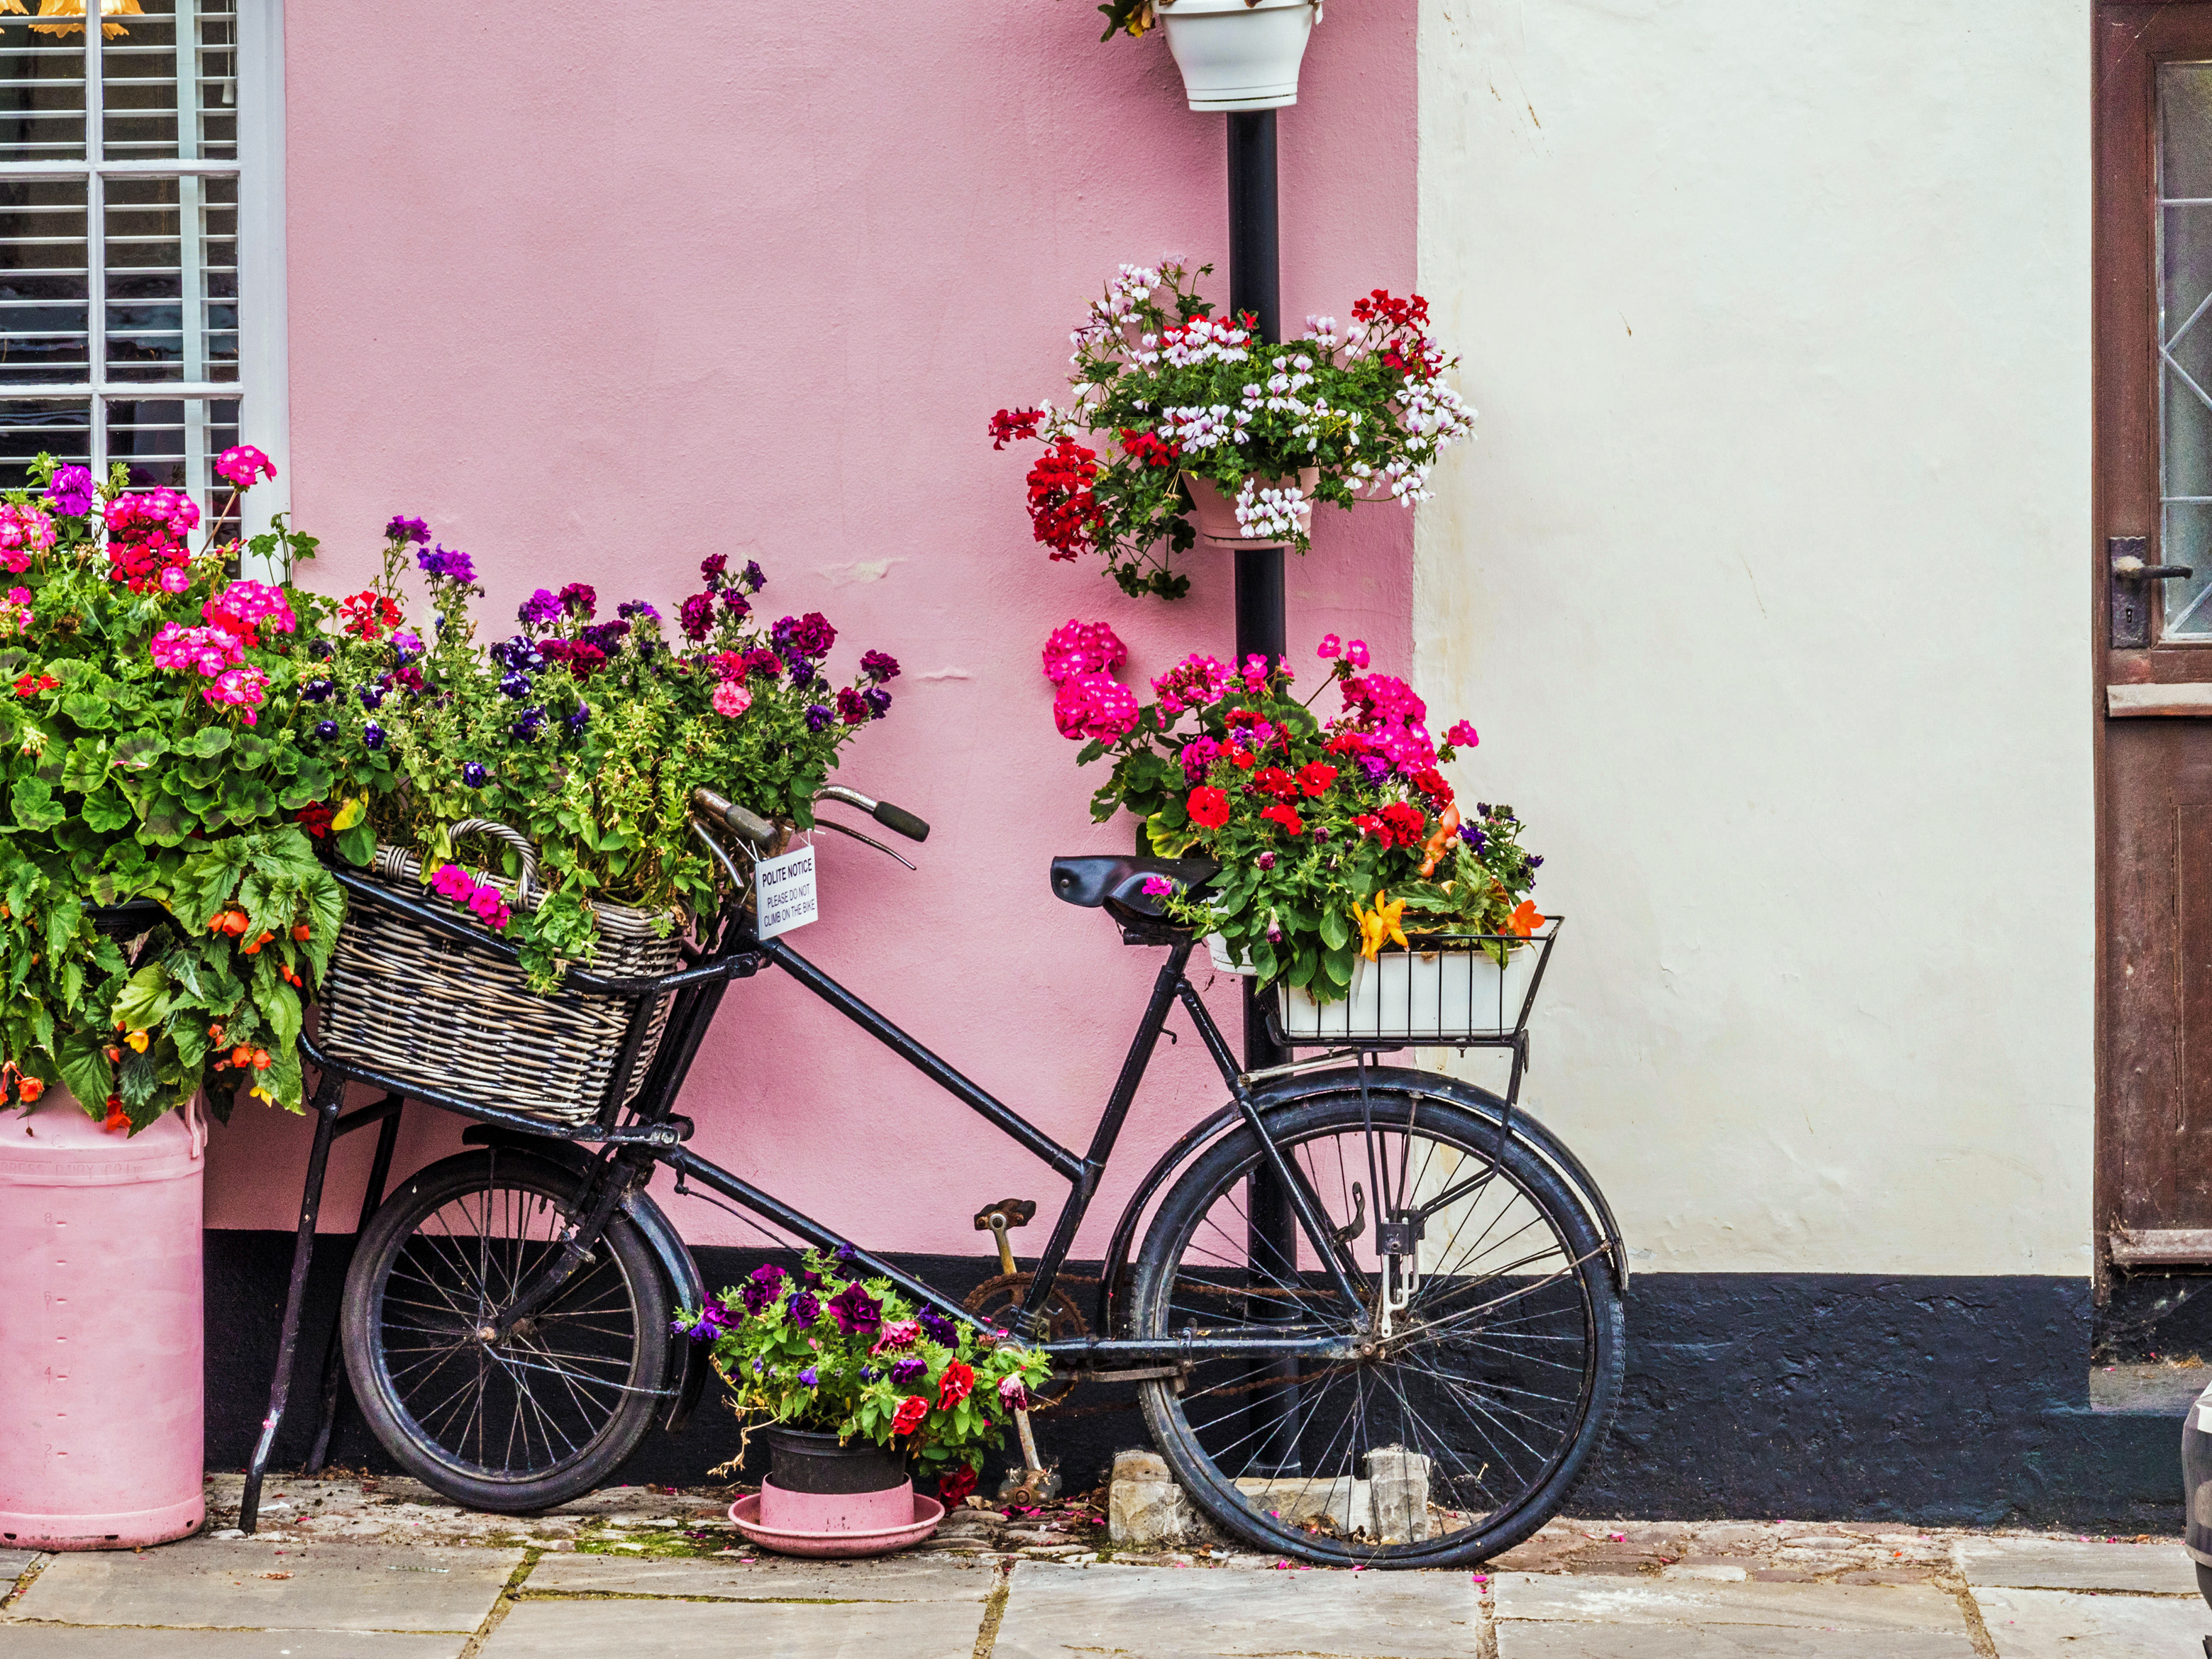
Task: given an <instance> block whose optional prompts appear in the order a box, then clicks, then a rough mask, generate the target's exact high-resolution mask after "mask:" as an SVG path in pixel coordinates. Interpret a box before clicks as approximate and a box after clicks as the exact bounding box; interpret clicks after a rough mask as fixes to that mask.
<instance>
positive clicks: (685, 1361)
mask: <svg viewBox="0 0 2212 1659" xmlns="http://www.w3.org/2000/svg"><path fill="white" fill-rule="evenodd" d="M461 1142H462V1144H463V1145H464V1146H496V1147H499V1148H500V1149H501V1150H502V1151H505V1152H528V1153H530V1154H532V1156H533V1157H537V1158H543V1159H544V1160H545V1161H546V1162H547V1163H549V1164H559V1165H560V1166H561V1167H562V1169H564V1170H568V1171H569V1172H570V1173H572V1174H574V1176H577V1177H578V1178H579V1179H582V1178H585V1177H587V1176H590V1175H591V1173H592V1168H593V1164H594V1162H595V1160H594V1159H593V1158H592V1155H591V1154H590V1153H589V1152H586V1151H585V1150H584V1149H583V1148H582V1147H581V1146H578V1145H576V1143H575V1142H574V1141H573V1140H556V1139H554V1138H553V1137H552V1136H550V1135H533V1134H530V1133H526V1131H523V1130H520V1129H509V1128H507V1127H503V1126H501V1125H497V1124H478V1125H477V1126H475V1127H472V1128H470V1129H468V1130H465V1132H463V1133H462V1135H461ZM621 1208H622V1212H623V1214H624V1215H626V1216H628V1217H629V1218H630V1221H631V1222H632V1224H633V1225H635V1227H636V1228H637V1230H638V1231H639V1232H640V1233H641V1234H643V1235H644V1236H645V1242H646V1243H647V1244H649V1245H651V1246H652V1247H653V1258H654V1259H655V1260H656V1261H659V1263H660V1271H661V1272H662V1273H665V1275H666V1276H667V1279H668V1288H669V1290H670V1291H671V1294H672V1295H673V1296H674V1297H675V1298H676V1305H677V1306H678V1307H679V1308H697V1307H701V1306H702V1305H704V1304H705V1303H706V1300H707V1286H706V1284H705V1282H704V1281H703V1280H702V1279H701V1278H700V1277H699V1264H698V1263H697V1262H696V1261H693V1260H692V1259H691V1251H690V1248H689V1247H688V1246H686V1245H685V1243H684V1237H683V1235H682V1234H681V1233H679V1232H678V1231H676V1224H675V1223H674V1222H672V1221H671V1220H670V1219H669V1218H668V1212H666V1211H665V1210H663V1209H662V1208H661V1207H660V1206H659V1205H658V1204H657V1203H655V1202H654V1201H653V1196H652V1194H649V1193H646V1192H643V1191H638V1192H632V1193H625V1194H623V1200H622V1206H621ZM699 1349H700V1345H699V1344H697V1343H695V1342H694V1341H692V1340H691V1339H690V1337H688V1336H678V1335H675V1334H671V1336H670V1337H669V1340H668V1352H669V1359H670V1362H671V1365H672V1366H673V1368H674V1370H675V1377H676V1386H675V1388H674V1389H673V1390H672V1391H671V1397H670V1400H669V1404H668V1411H667V1414H666V1415H665V1416H664V1417H663V1418H662V1419H661V1427H663V1428H665V1429H666V1430H667V1431H669V1432H670V1433H671V1434H680V1433H682V1432H683V1431H684V1424H685V1423H686V1422H687V1421H688V1420H689V1419H690V1416H691V1413H692V1412H693V1411H694V1410H695V1409H696V1407H698V1404H699V1399H700V1396H701V1395H702V1394H703V1393H704V1392H705V1391H706V1387H707V1376H708V1372H709V1371H710V1370H712V1369H713V1367H711V1366H710V1365H708V1363H707V1360H706V1358H705V1356H704V1355H703V1354H702V1353H701V1352H700V1351H699Z"/></svg>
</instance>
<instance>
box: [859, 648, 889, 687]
mask: <svg viewBox="0 0 2212 1659" xmlns="http://www.w3.org/2000/svg"><path fill="white" fill-rule="evenodd" d="M860 671H861V672H862V673H863V674H866V676H867V677H868V678H870V679H871V680H873V681H874V682H875V683H876V684H878V685H881V684H883V683H884V681H885V680H895V679H896V678H898V672H899V665H898V659H897V658H896V657H894V656H891V655H890V654H889V653H885V652H882V651H863V652H862V653H860Z"/></svg>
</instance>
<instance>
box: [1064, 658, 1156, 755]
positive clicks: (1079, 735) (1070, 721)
mask: <svg viewBox="0 0 2212 1659" xmlns="http://www.w3.org/2000/svg"><path fill="white" fill-rule="evenodd" d="M1052 721H1053V724H1054V726H1058V727H1059V728H1060V736H1062V737H1063V738H1067V739H1068V740H1069V741H1071V742H1074V743H1081V742H1084V741H1085V740H1086V739H1090V738H1097V739H1099V740H1101V741H1103V742H1107V743H1111V742H1114V741H1115V740H1116V739H1117V738H1125V737H1127V736H1128V735H1129V733H1130V732H1133V731H1135V730H1136V729H1137V694H1136V693H1135V692H1133V691H1132V690H1129V688H1128V687H1127V686H1126V685H1124V684H1121V682H1120V681H1119V680H1117V679H1115V678H1113V677H1112V676H1111V675H1109V674H1075V675H1071V676H1070V677H1069V678H1066V680H1063V681H1062V682H1061V683H1060V695H1059V696H1056V697H1054V699H1053V700H1052Z"/></svg>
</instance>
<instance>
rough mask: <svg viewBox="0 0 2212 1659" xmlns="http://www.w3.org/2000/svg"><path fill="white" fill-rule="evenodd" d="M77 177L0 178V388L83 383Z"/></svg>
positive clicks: (87, 370) (87, 371)
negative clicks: (4, 386)
mask: <svg viewBox="0 0 2212 1659" xmlns="http://www.w3.org/2000/svg"><path fill="white" fill-rule="evenodd" d="M84 191H85V185H84V180H83V179H22V178H17V179H0V384H5V385H9V386H24V385H31V386H37V385H47V384H68V383H70V382H72V381H74V382H76V383H77V384H80V385H82V384H83V383H84V382H86V381H88V380H90V379H91V378H92V371H91V367H90V362H91V360H90V358H89V357H88V355H87V349H86V344H85V313H86V289H85V264H84Z"/></svg>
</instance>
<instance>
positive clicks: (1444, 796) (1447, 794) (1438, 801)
mask: <svg viewBox="0 0 2212 1659" xmlns="http://www.w3.org/2000/svg"><path fill="white" fill-rule="evenodd" d="M1413 787H1414V788H1416V789H1418V790H1419V791H1420V792H1421V793H1422V794H1423V795H1425V796H1426V797H1427V798H1428V799H1430V800H1431V802H1433V803H1434V804H1435V805H1437V806H1449V805H1451V803H1452V787H1451V785H1450V784H1449V783H1448V782H1446V781H1444V775H1443V773H1441V772H1439V771H1437V769H1436V768H1435V767H1433V766H1431V768H1429V769H1428V770H1427V771H1425V772H1417V773H1415V774H1414V775H1413Z"/></svg>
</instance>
